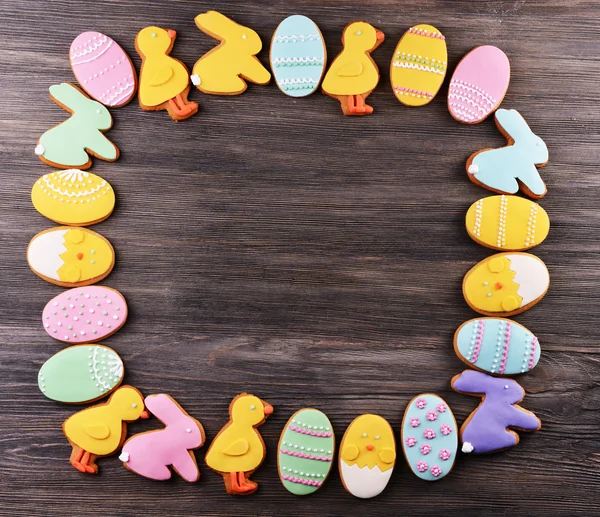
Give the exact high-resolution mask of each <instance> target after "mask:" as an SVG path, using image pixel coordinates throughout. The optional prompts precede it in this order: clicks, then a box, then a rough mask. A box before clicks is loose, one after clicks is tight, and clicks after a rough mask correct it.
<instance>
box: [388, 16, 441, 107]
mask: <svg viewBox="0 0 600 517" xmlns="http://www.w3.org/2000/svg"><path fill="white" fill-rule="evenodd" d="M447 68H448V51H447V49H446V41H445V38H444V36H443V35H442V33H441V32H440V31H439V30H437V29H436V28H435V27H433V26H432V25H424V24H423V25H416V26H414V27H411V28H410V29H408V30H407V31H406V32H405V33H404V35H403V36H402V38H401V39H400V41H399V42H398V46H397V47H396V50H395V52H394V56H393V57H392V62H391V65H390V79H391V83H392V90H393V91H394V95H396V98H397V99H398V100H399V101H400V102H401V103H402V104H404V105H406V106H424V105H425V104H429V103H430V102H431V101H432V100H433V98H434V97H435V96H436V95H437V93H438V91H439V89H440V88H441V87H442V83H443V82H444V78H445V77H446V71H447Z"/></svg>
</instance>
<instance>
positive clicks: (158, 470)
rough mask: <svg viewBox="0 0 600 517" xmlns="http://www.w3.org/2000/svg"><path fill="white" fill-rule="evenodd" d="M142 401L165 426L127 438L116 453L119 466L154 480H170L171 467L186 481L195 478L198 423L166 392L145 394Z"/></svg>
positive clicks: (200, 437)
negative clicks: (120, 464) (117, 453)
mask: <svg viewBox="0 0 600 517" xmlns="http://www.w3.org/2000/svg"><path fill="white" fill-rule="evenodd" d="M144 403H145V404H146V409H147V410H148V411H150V413H152V414H153V415H154V416H155V417H156V418H158V419H159V420H160V421H161V422H162V423H163V424H165V428H164V429H159V430H156V431H147V432H145V433H140V434H136V435H135V436H132V437H131V438H129V439H128V440H127V441H126V442H125V444H124V445H123V451H122V452H121V454H120V456H119V459H120V460H121V461H122V462H123V466H124V467H125V468H126V469H128V470H131V471H132V472H135V473H136V474H139V475H140V476H144V477H147V478H150V479H155V480H157V481H164V480H166V479H170V478H171V469H169V467H172V468H173V470H174V471H175V472H176V473H177V474H179V475H180V476H181V477H182V478H183V479H185V480H186V481H189V482H190V483H194V482H195V481H198V479H199V478H200V471H199V470H198V465H197V463H196V457H195V456H194V453H193V450H194V449H197V448H199V447H201V446H202V445H203V444H204V440H205V435H204V428H203V427H202V424H201V423H200V422H198V420H196V419H195V418H192V417H191V416H190V415H188V414H187V413H186V412H185V411H184V410H183V408H182V407H181V406H180V405H179V404H178V403H177V401H175V399H173V398H172V397H170V396H169V395H165V394H162V393H161V394H160V395H149V396H148V397H146V400H145V401H144Z"/></svg>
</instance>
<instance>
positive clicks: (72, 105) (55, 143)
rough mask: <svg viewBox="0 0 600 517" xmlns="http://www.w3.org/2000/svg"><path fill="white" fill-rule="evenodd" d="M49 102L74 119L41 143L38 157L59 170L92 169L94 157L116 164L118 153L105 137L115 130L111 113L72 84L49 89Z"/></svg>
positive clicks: (45, 136) (39, 143) (45, 134)
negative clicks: (110, 130) (109, 131)
mask: <svg viewBox="0 0 600 517" xmlns="http://www.w3.org/2000/svg"><path fill="white" fill-rule="evenodd" d="M49 90H50V98H51V99H52V100H53V101H54V102H55V103H56V104H58V105H59V106H60V107H61V108H62V109H64V110H65V111H67V112H69V113H70V114H71V116H70V117H69V118H68V119H67V120H65V121H64V122H61V123H60V124H58V125H57V126H54V127H53V128H50V129H49V130H48V131H46V132H45V133H44V134H43V135H42V136H41V137H40V139H39V140H38V143H37V146H36V148H35V154H36V155H37V156H38V157H39V159H40V160H42V161H43V162H44V163H45V164H46V165H50V166H52V167H56V168H57V169H72V168H76V169H89V168H90V167H91V166H92V158H91V157H90V156H94V157H95V158H98V159H100V160H104V161H107V162H114V161H116V160H117V158H118V157H119V149H118V147H117V146H116V145H115V144H113V143H112V142H111V141H110V140H109V139H108V138H106V136H105V135H104V132H105V131H108V130H109V129H110V128H111V127H112V117H111V115H110V112H109V111H108V110H107V109H106V107H104V106H103V105H102V104H100V103H99V102H97V101H93V100H92V99H90V98H89V97H88V96H87V95H85V94H84V93H83V92H82V91H81V90H80V89H79V88H77V87H76V86H74V85H72V84H71V83H62V84H55V85H53V86H50V88H49Z"/></svg>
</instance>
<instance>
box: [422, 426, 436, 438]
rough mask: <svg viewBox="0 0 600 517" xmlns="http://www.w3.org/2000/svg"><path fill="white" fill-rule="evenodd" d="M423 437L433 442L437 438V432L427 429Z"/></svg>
mask: <svg viewBox="0 0 600 517" xmlns="http://www.w3.org/2000/svg"><path fill="white" fill-rule="evenodd" d="M423 436H424V437H425V438H427V439H428V440H433V439H434V438H435V431H434V430H433V429H431V428H430V427H428V428H427V429H425V432H424V433H423Z"/></svg>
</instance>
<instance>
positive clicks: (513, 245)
mask: <svg viewBox="0 0 600 517" xmlns="http://www.w3.org/2000/svg"><path fill="white" fill-rule="evenodd" d="M465 226H466V228H467V233H468V234H469V237H471V239H473V240H474V241H475V242H477V243H478V244H481V245H482V246H485V247H486V248H491V249H494V250H499V251H505V250H508V251H524V250H528V249H531V248H533V247H535V246H537V245H538V244H541V243H542V242H544V239H546V237H547V236H548V232H549V231H550V219H549V218H548V214H547V213H546V211H545V210H544V209H543V208H542V207H541V206H540V205H538V204H537V203H534V202H533V201H529V200H528V199H524V198H522V197H518V196H505V195H501V196H489V197H484V198H481V199H480V200H478V201H476V202H475V203H473V204H472V205H471V206H470V207H469V210H468V211H467V215H466V217H465Z"/></svg>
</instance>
